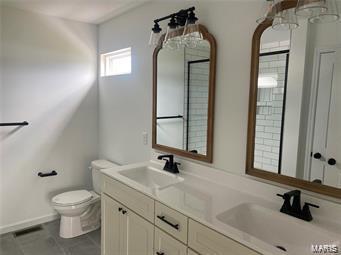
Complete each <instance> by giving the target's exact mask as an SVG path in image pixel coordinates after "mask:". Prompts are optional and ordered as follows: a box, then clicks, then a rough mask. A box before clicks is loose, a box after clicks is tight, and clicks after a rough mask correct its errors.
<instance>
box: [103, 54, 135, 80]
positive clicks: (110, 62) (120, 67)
mask: <svg viewBox="0 0 341 255" xmlns="http://www.w3.org/2000/svg"><path fill="white" fill-rule="evenodd" d="M130 73H131V48H126V49H122V50H117V51H113V52H109V53H105V54H102V55H101V76H111V75H120V74H130Z"/></svg>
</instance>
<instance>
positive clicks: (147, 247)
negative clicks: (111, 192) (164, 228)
mask: <svg viewBox="0 0 341 255" xmlns="http://www.w3.org/2000/svg"><path fill="white" fill-rule="evenodd" d="M124 210H126V209H124ZM123 217H124V221H125V224H126V228H125V229H124V233H123V235H124V236H126V242H125V245H124V251H123V253H122V254H124V255H153V247H154V245H153V243H154V225H153V224H151V223H149V222H148V221H147V220H145V219H143V218H142V217H140V216H138V215H137V214H135V213H134V212H132V211H130V210H126V213H125V214H123Z"/></svg>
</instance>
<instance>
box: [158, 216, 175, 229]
mask: <svg viewBox="0 0 341 255" xmlns="http://www.w3.org/2000/svg"><path fill="white" fill-rule="evenodd" d="M156 217H158V218H159V219H160V220H162V221H163V222H164V223H166V224H168V225H169V226H171V227H173V228H175V229H177V230H179V224H173V223H172V222H170V221H168V220H166V217H165V216H160V215H158V216H156Z"/></svg>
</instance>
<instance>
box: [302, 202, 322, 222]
mask: <svg viewBox="0 0 341 255" xmlns="http://www.w3.org/2000/svg"><path fill="white" fill-rule="evenodd" d="M309 206H312V207H315V208H320V207H319V206H318V205H314V204H311V203H304V206H303V209H302V215H301V219H302V220H305V221H312V220H313V216H312V215H311V212H310V208H309Z"/></svg>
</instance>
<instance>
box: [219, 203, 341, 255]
mask: <svg viewBox="0 0 341 255" xmlns="http://www.w3.org/2000/svg"><path fill="white" fill-rule="evenodd" d="M217 219H218V220H219V221H221V222H222V223H224V224H227V225H229V226H231V227H233V228H236V229H238V230H240V231H242V232H244V233H247V234H249V235H250V236H252V237H254V238H257V239H258V240H261V241H263V242H265V243H267V244H269V245H271V246H275V247H277V248H278V249H280V250H282V251H286V252H287V253H288V254H299V255H303V254H309V255H311V254H312V245H336V246H337V247H340V245H341V236H339V235H338V234H335V233H331V232H328V231H326V230H324V229H322V228H319V227H317V226H315V225H312V224H311V223H308V222H305V221H302V220H298V219H295V218H292V217H291V216H287V215H284V214H282V213H280V212H276V211H273V210H271V209H267V208H265V207H262V206H258V205H256V204H251V203H244V204H240V205H238V206H236V207H234V208H232V209H230V210H227V211H225V212H223V213H221V214H219V215H217Z"/></svg>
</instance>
